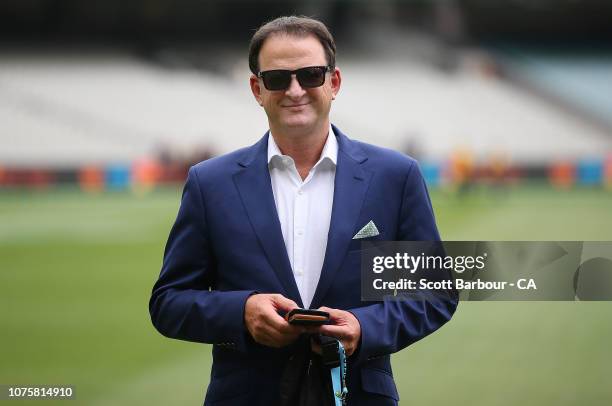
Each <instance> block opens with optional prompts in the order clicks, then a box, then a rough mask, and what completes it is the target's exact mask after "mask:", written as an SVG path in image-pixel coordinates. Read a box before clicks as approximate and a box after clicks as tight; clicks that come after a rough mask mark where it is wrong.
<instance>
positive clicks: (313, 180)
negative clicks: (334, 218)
mask: <svg viewBox="0 0 612 406" xmlns="http://www.w3.org/2000/svg"><path fill="white" fill-rule="evenodd" d="M337 159H338V142H337V141H336V137H335V136H334V133H333V130H332V128H331V126H330V127H329V133H328V137H327V140H326V141H325V145H324V147H323V151H322V152H321V156H320V158H319V160H318V162H317V163H316V164H315V165H314V166H313V167H312V169H311V170H310V172H309V173H308V176H307V177H306V179H304V180H303V181H302V178H301V177H300V175H299V173H298V171H297V168H296V166H295V162H294V161H293V158H291V157H290V156H288V155H283V154H282V153H281V151H280V149H279V148H278V145H276V142H275V141H274V138H273V137H272V133H270V136H269V137H268V169H269V170H270V179H271V181H272V191H273V193H274V202H275V203H276V211H277V213H278V219H279V220H280V224H281V229H282V232H283V239H284V240H285V247H286V248H287V255H288V256H289V262H290V263H291V269H292V270H293V276H294V277H295V282H296V284H297V287H298V290H299V292H300V297H301V298H302V303H303V304H304V308H305V309H308V308H309V307H310V303H311V302H312V298H313V296H314V293H315V290H316V287H317V284H318V283H319V277H320V276H321V268H322V267H323V260H324V258H325V249H326V247H327V233H328V232H329V223H330V221H331V212H332V204H333V201H334V180H335V175H336V163H337Z"/></svg>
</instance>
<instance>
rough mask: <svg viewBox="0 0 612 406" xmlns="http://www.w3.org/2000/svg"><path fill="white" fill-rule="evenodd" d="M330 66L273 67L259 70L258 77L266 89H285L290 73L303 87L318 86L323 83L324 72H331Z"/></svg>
mask: <svg viewBox="0 0 612 406" xmlns="http://www.w3.org/2000/svg"><path fill="white" fill-rule="evenodd" d="M333 69H334V68H333V67H331V66H308V67H306V68H300V69H296V70H286V69H274V70H267V71H264V72H259V73H258V74H257V77H258V78H261V79H262V80H263V83H264V86H265V87H266V89H268V90H285V89H287V88H288V87H289V86H290V85H291V75H294V74H295V77H296V79H297V81H298V83H299V84H300V86H302V87H303V88H309V87H319V86H321V85H323V83H325V74H326V73H327V72H331V71H332V70H333Z"/></svg>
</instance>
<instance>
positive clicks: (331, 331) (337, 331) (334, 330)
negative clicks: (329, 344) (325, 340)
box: [319, 324, 348, 338]
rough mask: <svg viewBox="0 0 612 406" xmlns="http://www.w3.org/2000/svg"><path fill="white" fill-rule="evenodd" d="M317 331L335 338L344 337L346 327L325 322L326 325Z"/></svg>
mask: <svg viewBox="0 0 612 406" xmlns="http://www.w3.org/2000/svg"><path fill="white" fill-rule="evenodd" d="M319 332H320V333H321V334H324V335H326V336H330V337H336V338H344V337H346V336H347V334H348V331H347V328H346V327H344V326H335V325H333V324H326V325H323V326H321V328H320V329H319Z"/></svg>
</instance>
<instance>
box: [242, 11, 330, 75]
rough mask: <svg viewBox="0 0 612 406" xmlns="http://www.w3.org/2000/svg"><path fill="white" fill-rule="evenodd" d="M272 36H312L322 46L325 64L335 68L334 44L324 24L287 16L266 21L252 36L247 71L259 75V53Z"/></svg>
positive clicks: (310, 19)
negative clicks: (325, 59) (249, 70)
mask: <svg viewBox="0 0 612 406" xmlns="http://www.w3.org/2000/svg"><path fill="white" fill-rule="evenodd" d="M273 34H285V35H292V36H296V37H306V36H309V35H314V36H315V37H317V39H318V40H319V42H320V43H321V45H322V46H323V50H324V51H325V57H326V58H327V64H328V65H329V66H332V67H335V66H336V43H335V42H334V37H332V35H331V33H330V32H329V30H328V29H327V27H326V26H325V24H323V23H322V22H321V21H319V20H315V19H314V18H310V17H304V16H287V17H278V18H275V19H274V20H272V21H268V22H267V23H265V24H264V25H262V26H261V27H259V29H257V31H256V32H255V34H253V38H251V44H250V45H249V69H251V72H253V74H254V75H257V74H258V73H259V51H261V47H262V46H263V44H264V41H265V40H266V39H267V38H268V37H270V35H273Z"/></svg>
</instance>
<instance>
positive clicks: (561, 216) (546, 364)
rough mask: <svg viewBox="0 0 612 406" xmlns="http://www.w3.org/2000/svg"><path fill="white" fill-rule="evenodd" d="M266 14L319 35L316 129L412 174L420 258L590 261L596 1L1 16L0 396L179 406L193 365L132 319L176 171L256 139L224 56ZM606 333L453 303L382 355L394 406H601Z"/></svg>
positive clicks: (603, 48)
mask: <svg viewBox="0 0 612 406" xmlns="http://www.w3.org/2000/svg"><path fill="white" fill-rule="evenodd" d="M287 14H304V15H309V16H313V17H316V18H319V19H321V20H322V21H324V22H325V23H326V24H327V25H328V26H329V27H330V29H331V31H332V33H333V34H334V35H335V37H336V42H337V46H338V56H337V60H338V66H339V67H340V69H341V70H342V73H343V86H342V89H341V92H340V95H339V97H338V98H337V99H336V101H335V103H334V106H333V108H332V121H333V122H334V123H335V124H336V125H337V126H338V127H339V128H340V129H342V130H343V131H344V132H346V133H347V134H348V135H349V136H350V137H352V138H355V139H359V140H362V141H366V142H370V143H374V144H377V145H381V146H386V147H389V148H393V149H396V150H400V151H402V152H405V153H407V154H409V155H412V156H414V157H415V158H417V159H418V160H419V162H420V164H421V168H422V170H423V173H424V175H425V177H426V180H427V183H428V185H429V188H430V193H431V196H432V202H433V205H434V209H435V211H436V216H437V221H438V226H439V228H440V231H441V234H442V237H443V238H444V239H446V240H477V239H481V240H612V24H611V22H612V3H611V2H608V1H604V0H563V1H559V0H556V1H553V0H532V1H524V0H437V1H436V0H395V1H390V0H388V1H385V0H377V1H367V2H366V1H358V0H328V1H323V0H310V1H308V0H292V1H257V2H256V1H246V0H231V1H223V2H221V1H202V0H200V1H196V0H173V1H170V0H121V1H120V0H106V1H104V2H82V1H77V0H3V1H2V2H1V3H0V326H1V327H0V360H1V362H0V384H18V385H42V384H71V385H75V386H76V394H77V395H76V396H77V399H76V400H75V401H74V403H75V404H87V405H91V404H94V405H106V404H113V405H115V404H120V405H123V404H129V405H140V404H143V405H144V404H148V405H158V404H159V405H163V404H170V403H172V404H201V403H202V400H203V397H204V392H205V389H206V385H207V382H208V379H209V371H210V363H211V360H210V347H209V346H207V345H201V344H195V343H185V342H179V341H174V340H169V339H166V338H164V337H162V336H160V335H159V334H158V333H157V332H156V331H155V330H154V328H153V327H152V326H151V324H150V321H149V315H148V309H147V304H148V303H147V302H148V298H149V295H150V290H151V288H152V286H153V283H154V282H155V280H156V278H157V276H158V273H159V269H160V266H161V260H162V254H163V248H164V244H165V239H166V238H167V235H168V232H169V230H170V227H171V225H172V223H173V221H174V218H175V216H176V211H177V209H178V205H179V202H180V194H181V187H182V184H183V182H184V180H185V175H186V171H187V169H188V168H189V166H190V165H192V164H193V163H195V162H199V161H201V160H204V159H208V158H210V157H212V156H215V155H218V154H222V153H225V152H229V151H232V150H234V149H237V148H239V147H243V146H246V145H250V144H253V143H255V142H256V141H257V140H258V139H259V138H260V137H261V136H262V135H263V134H264V132H265V131H266V129H267V121H266V118H265V114H264V112H263V110H261V108H260V107H259V106H258V105H257V103H255V101H254V100H253V97H252V95H251V93H250V90H249V87H248V77H249V71H248V64H247V50H248V41H249V38H250V36H251V35H252V34H253V33H254V31H255V30H256V29H257V27H258V26H259V25H261V24H262V23H263V22H265V21H268V20H269V19H272V18H274V17H277V16H279V15H287ZM611 316H612V305H610V304H609V303H605V302H596V303H583V302H565V303H561V302H559V303H552V302H530V303H493V302H481V303H478V302H471V303H462V304H461V305H460V308H459V310H458V312H457V313H456V316H455V317H454V319H453V320H452V321H451V322H450V323H449V324H448V325H447V326H445V327H444V328H443V329H441V330H440V331H439V332H437V333H435V334H434V335H432V336H431V337H428V338H427V339H425V340H423V341H422V342H419V343H416V344H414V345H413V346H411V347H409V348H407V349H405V350H403V351H402V352H400V353H399V354H397V355H396V356H395V357H394V363H393V366H394V371H395V375H396V382H397V384H398V389H399V391H400V396H401V398H402V399H401V403H402V404H411V403H414V404H420V405H424V404H432V405H437V404H441V403H442V402H453V403H457V404H467V403H468V402H469V403H470V404H472V405H480V404H482V405H485V404H486V405H513V404H517V403H521V404H526V405H553V404H554V405H574V404H577V403H585V404H591V405H608V404H610V402H612V387H611V386H610V385H609V376H610V375H611V374H612V365H611V364H610V359H612V348H611V347H610V342H612V324H611V323H610V319H611ZM25 403H27V402H24V404H25Z"/></svg>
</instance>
